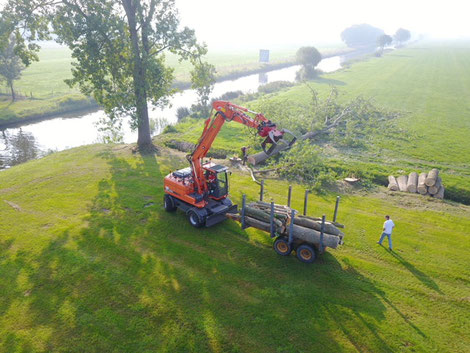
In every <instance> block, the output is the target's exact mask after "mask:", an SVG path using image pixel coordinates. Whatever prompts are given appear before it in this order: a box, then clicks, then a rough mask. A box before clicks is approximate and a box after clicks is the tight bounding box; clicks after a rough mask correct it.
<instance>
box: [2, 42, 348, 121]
mask: <svg viewBox="0 0 470 353" xmlns="http://www.w3.org/2000/svg"><path fill="white" fill-rule="evenodd" d="M352 52H354V50H353V49H351V48H341V49H328V50H324V51H322V55H323V58H324V59H327V58H330V57H333V56H337V55H345V54H351V53H352ZM295 64H296V62H295V59H294V57H293V56H292V57H288V58H286V59H285V60H283V59H277V61H276V62H275V63H271V64H262V63H257V62H253V63H251V64H244V65H242V66H240V67H241V68H237V67H236V66H234V67H235V69H230V67H223V69H220V67H219V69H220V71H221V72H222V73H221V74H220V75H219V76H218V77H217V82H223V81H228V80H235V79H237V78H240V77H243V76H248V75H253V74H258V73H265V72H269V71H273V70H278V69H282V68H285V67H290V66H293V65H295ZM62 66H63V64H62ZM179 77H184V75H179ZM174 87H175V88H178V89H180V90H184V89H189V88H190V87H191V83H190V82H189V81H181V80H180V81H176V82H175V84H174ZM61 89H63V87H61ZM23 90H25V88H23ZM0 98H1V97H0ZM91 109H99V105H98V104H97V103H96V102H95V101H94V99H93V98H87V97H84V96H83V95H81V94H80V93H72V94H64V95H63V96H59V97H52V98H47V97H46V98H30V97H21V98H20V99H19V100H18V101H16V102H14V103H12V102H10V101H8V100H6V99H4V100H1V99H0V128H5V127H9V126H14V125H18V124H22V123H27V122H33V121H40V120H45V119H52V118H56V117H57V116H58V115H61V114H67V113H80V112H85V111H89V110H91Z"/></svg>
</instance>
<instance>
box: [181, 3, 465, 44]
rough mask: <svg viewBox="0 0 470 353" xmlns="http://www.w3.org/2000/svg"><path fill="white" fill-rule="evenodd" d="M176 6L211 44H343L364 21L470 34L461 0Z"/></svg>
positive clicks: (428, 32) (442, 35) (417, 31)
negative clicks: (343, 35) (346, 34)
mask: <svg viewBox="0 0 470 353" xmlns="http://www.w3.org/2000/svg"><path fill="white" fill-rule="evenodd" d="M176 5H177V7H178V9H179V11H180V15H181V19H182V23H183V24H184V25H187V26H189V27H191V28H194V29H195V30H196V34H197V36H198V38H199V39H200V40H203V41H205V42H206V43H207V44H208V45H209V47H211V48H215V47H217V48H218V47H221V48H233V49H237V48H242V47H259V46H269V47H271V48H273V47H278V46H282V47H285V46H294V47H295V46H299V45H304V44H309V43H310V44H312V43H313V44H316V45H319V44H323V43H332V42H338V43H339V42H340V33H341V31H342V30H343V29H345V28H346V27H348V26H351V25H353V24H360V23H369V24H371V25H373V26H375V27H379V28H382V29H383V30H384V31H385V32H386V33H387V34H393V33H395V31H396V30H397V29H398V28H399V27H403V28H406V29H409V30H410V31H411V32H412V34H413V35H414V36H418V35H424V36H426V37H429V38H437V39H447V38H462V37H470V27H469V26H468V13H469V9H470V4H469V3H468V2H466V1H461V0H449V1H436V0H430V1H429V0H416V1H415V0H413V1H407V0H396V1H393V2H390V1H383V0H380V1H377V0H358V1H347V0H332V1H305V0H291V1H289V2H276V1H271V0H258V1H252V0H239V1H236V2H233V1H226V0H222V1H221V0H201V1H194V0H176Z"/></svg>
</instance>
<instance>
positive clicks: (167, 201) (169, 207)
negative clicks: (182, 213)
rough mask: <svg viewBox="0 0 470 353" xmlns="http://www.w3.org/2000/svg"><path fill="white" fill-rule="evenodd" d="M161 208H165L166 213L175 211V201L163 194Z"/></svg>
mask: <svg viewBox="0 0 470 353" xmlns="http://www.w3.org/2000/svg"><path fill="white" fill-rule="evenodd" d="M163 207H164V208H165V211H167V212H174V211H176V205H175V201H174V200H173V197H171V196H170V195H168V194H165V196H164V197H163Z"/></svg>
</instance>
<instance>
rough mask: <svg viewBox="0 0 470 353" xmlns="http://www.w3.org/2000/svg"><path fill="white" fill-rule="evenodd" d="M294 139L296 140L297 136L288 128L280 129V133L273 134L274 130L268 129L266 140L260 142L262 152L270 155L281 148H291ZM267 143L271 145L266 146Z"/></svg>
mask: <svg viewBox="0 0 470 353" xmlns="http://www.w3.org/2000/svg"><path fill="white" fill-rule="evenodd" d="M295 141H297V137H296V136H295V135H294V134H293V133H292V132H290V131H289V130H282V131H281V133H280V134H275V132H274V131H270V132H269V134H268V137H266V140H264V141H263V143H262V144H261V148H262V149H263V152H264V153H266V154H267V155H268V156H271V155H273V154H276V153H278V152H280V151H282V150H286V149H289V148H291V147H292V145H293V144H294V143H295ZM268 145H271V146H269V148H267V146H268Z"/></svg>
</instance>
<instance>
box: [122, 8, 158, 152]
mask: <svg viewBox="0 0 470 353" xmlns="http://www.w3.org/2000/svg"><path fill="white" fill-rule="evenodd" d="M122 4H123V7H124V10H125V11H126V16H127V22H128V24H129V34H130V37H131V38H130V39H131V43H132V60H133V64H134V65H133V75H132V76H133V77H132V78H133V85H134V93H135V108H136V115H137V121H138V125H137V126H138V128H137V131H138V137H137V145H138V146H139V150H142V151H146V150H151V149H153V144H152V138H151V136H150V122H149V115H148V106H147V89H146V87H145V71H146V63H145V60H142V53H141V49H140V46H139V35H138V33H137V22H136V8H135V6H134V4H133V1H132V0H122Z"/></svg>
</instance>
